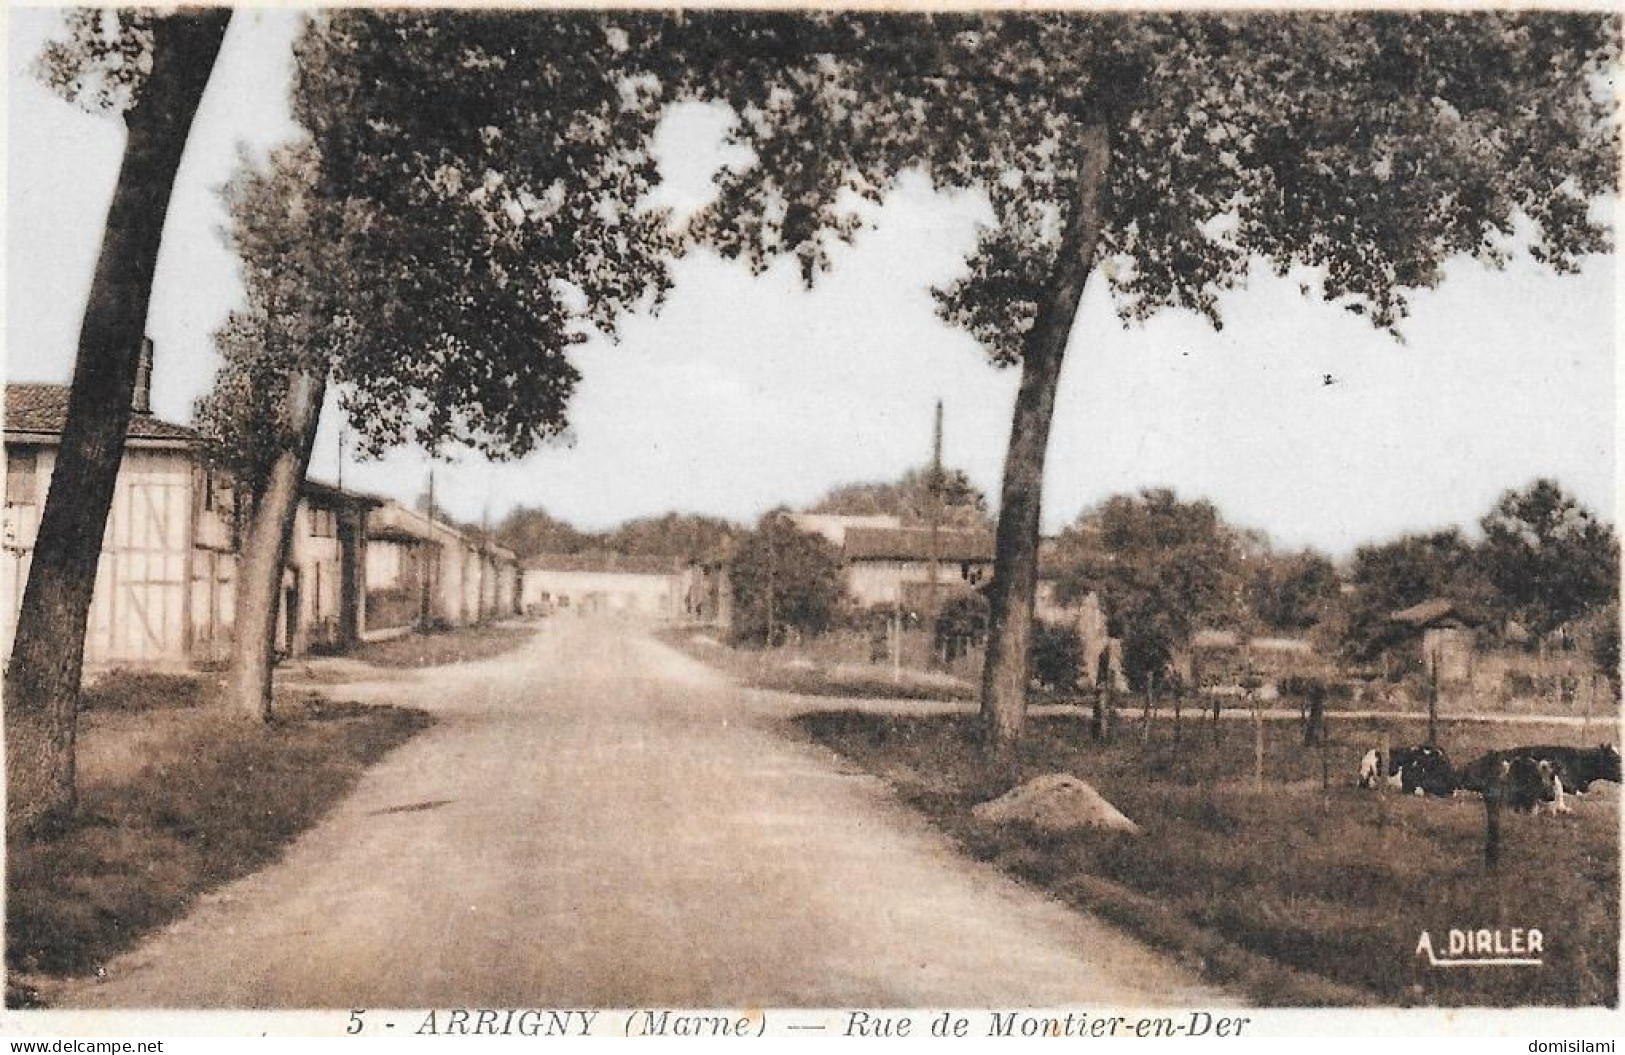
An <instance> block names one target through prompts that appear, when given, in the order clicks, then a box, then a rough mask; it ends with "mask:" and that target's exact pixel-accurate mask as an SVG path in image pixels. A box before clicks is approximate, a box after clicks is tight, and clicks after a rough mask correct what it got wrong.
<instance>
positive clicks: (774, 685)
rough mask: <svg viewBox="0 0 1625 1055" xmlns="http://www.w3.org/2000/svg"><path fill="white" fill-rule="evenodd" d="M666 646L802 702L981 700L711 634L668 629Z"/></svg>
mask: <svg viewBox="0 0 1625 1055" xmlns="http://www.w3.org/2000/svg"><path fill="white" fill-rule="evenodd" d="M657 636H658V637H659V638H660V639H661V640H662V641H664V642H665V643H666V644H668V645H671V646H672V647H673V648H675V649H677V650H678V651H680V652H682V653H684V654H685V655H688V656H690V657H692V658H694V659H697V660H700V661H701V662H703V663H707V664H709V665H711V666H713V667H716V668H718V669H719V670H722V671H724V672H725V673H727V674H730V675H732V676H733V677H735V678H737V679H739V681H741V682H742V683H744V684H746V685H749V686H751V687H752V688H757V689H770V690H773V691H777V692H791V693H795V694H797V695H799V696H835V697H843V696H844V697H860V698H864V699H878V700H896V699H903V700H958V701H968V700H972V699H975V698H976V689H975V686H974V685H973V684H972V683H971V682H969V681H967V680H966V679H964V678H962V677H955V676H953V675H950V674H944V673H938V672H935V671H925V670H916V669H911V668H909V667H903V668H902V669H901V670H900V671H899V672H898V673H897V676H895V677H894V676H893V672H892V669H891V667H889V666H886V665H885V664H871V663H859V662H850V661H847V662H840V661H831V660H829V659H826V658H823V657H817V656H809V655H804V654H802V653H798V652H796V651H795V650H793V649H789V648H781V649H744V648H733V647H731V646H729V645H727V644H724V643H722V642H721V641H720V640H719V639H718V638H716V637H715V636H713V632H712V631H709V630H693V629H682V628H675V627H674V628H667V629H662V630H660V631H658V632H657Z"/></svg>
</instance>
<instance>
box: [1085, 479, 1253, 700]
mask: <svg viewBox="0 0 1625 1055" xmlns="http://www.w3.org/2000/svg"><path fill="white" fill-rule="evenodd" d="M1241 554H1242V548H1241V543H1240V540H1239V536H1238V533H1237V532H1235V531H1234V530H1233V529H1231V528H1230V527H1229V526H1227V525H1226V524H1225V523H1224V521H1223V519H1221V518H1220V516H1219V512H1218V510H1217V509H1215V508H1214V506H1213V504H1212V503H1210V502H1208V501H1206V500H1197V501H1184V500H1182V499H1180V498H1179V497H1178V495H1176V494H1175V493H1174V492H1173V491H1171V490H1168V489H1165V488H1156V489H1151V490H1146V491H1142V492H1140V493H1139V494H1138V495H1134V496H1126V495H1118V496H1114V497H1112V498H1109V499H1107V500H1106V502H1105V503H1103V504H1102V505H1101V506H1100V507H1099V508H1098V509H1096V510H1092V511H1090V512H1087V513H1085V514H1084V515H1083V516H1082V517H1081V518H1079V521H1078V522H1077V523H1076V524H1074V525H1073V526H1072V527H1070V528H1068V529H1067V530H1066V531H1065V532H1063V533H1062V535H1061V537H1060V539H1059V540H1058V541H1057V545H1056V553H1055V560H1056V562H1057V564H1058V565H1059V566H1060V575H1059V579H1058V581H1057V583H1056V597H1057V599H1058V600H1060V601H1062V602H1063V603H1065V602H1068V601H1072V600H1076V599H1078V598H1081V597H1083V596H1084V595H1086V594H1089V593H1095V594H1098V595H1099V596H1100V599H1101V602H1102V605H1103V607H1104V609H1105V612H1106V619H1107V625H1108V629H1109V630H1110V632H1111V634H1112V636H1113V637H1119V638H1121V639H1122V641H1123V667H1124V672H1125V673H1126V674H1127V675H1128V678H1129V680H1130V681H1131V682H1133V683H1134V684H1136V685H1143V684H1145V683H1146V680H1147V679H1148V678H1149V677H1150V676H1152V675H1156V674H1160V673H1161V672H1162V670H1163V668H1164V667H1165V666H1166V664H1167V663H1168V662H1169V660H1170V659H1171V658H1172V656H1173V652H1174V650H1175V649H1178V648H1181V647H1183V646H1184V645H1185V644H1187V643H1188V642H1189V640H1190V638H1191V635H1192V634H1193V633H1194V632H1195V631H1196V630H1197V629H1198V628H1199V627H1201V626H1202V625H1203V624H1207V625H1216V626H1227V625H1233V624H1234V623H1236V622H1237V621H1238V620H1240V619H1242V618H1243V616H1244V614H1245V604H1244V597H1243V591H1244V588H1245V578H1244V567H1243V564H1242V560H1241Z"/></svg>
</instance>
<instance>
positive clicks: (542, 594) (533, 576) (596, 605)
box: [521, 551, 689, 619]
mask: <svg viewBox="0 0 1625 1055" xmlns="http://www.w3.org/2000/svg"><path fill="white" fill-rule="evenodd" d="M688 586H689V583H688V581H687V575H686V571H685V565H684V562H683V561H682V560H680V559H677V558H672V557H629V556H626V555H625V554H621V553H612V552H608V551H596V552H589V553H543V554H539V555H537V556H535V557H532V558H530V559H529V560H527V561H526V562H525V577H524V588H523V595H522V597H521V604H522V605H523V608H524V610H525V611H526V612H548V611H554V612H565V611H576V612H617V613H621V614H625V615H637V616H645V617H650V618H656V619H677V618H679V617H681V616H682V615H683V614H684V611H685V607H686V605H685V601H686V599H687V597H688V594H689V590H688Z"/></svg>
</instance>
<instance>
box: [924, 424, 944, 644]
mask: <svg viewBox="0 0 1625 1055" xmlns="http://www.w3.org/2000/svg"><path fill="white" fill-rule="evenodd" d="M929 484H930V488H929V490H930V492H931V493H930V499H929V501H928V502H927V503H926V506H927V508H926V518H927V523H928V524H929V530H930V537H931V542H930V549H929V556H930V558H931V562H930V564H929V566H928V567H927V569H926V579H925V619H924V623H925V629H926V633H927V634H929V635H931V639H932V647H931V657H932V659H933V660H935V659H936V654H937V650H936V644H935V640H934V639H935V635H936V629H937V562H938V561H939V560H941V558H942V549H941V541H942V540H941V538H940V535H939V532H940V529H941V527H942V490H943V487H942V400H940V399H939V400H937V416H936V421H935V424H934V426H933V428H932V430H931V477H930V480H929Z"/></svg>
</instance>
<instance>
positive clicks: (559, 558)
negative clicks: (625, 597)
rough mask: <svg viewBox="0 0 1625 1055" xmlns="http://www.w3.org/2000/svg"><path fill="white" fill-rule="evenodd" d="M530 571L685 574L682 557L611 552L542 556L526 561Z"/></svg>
mask: <svg viewBox="0 0 1625 1055" xmlns="http://www.w3.org/2000/svg"><path fill="white" fill-rule="evenodd" d="M525 569H526V570H527V571H579V572H614V573H617V574H620V575H676V574H677V573H678V572H681V571H682V570H683V561H682V559H681V558H678V557H629V556H627V555H626V554H624V553H614V552H611V551H609V550H591V551H589V552H586V553H538V554H536V555H535V556H534V557H528V558H526V560H525Z"/></svg>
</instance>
